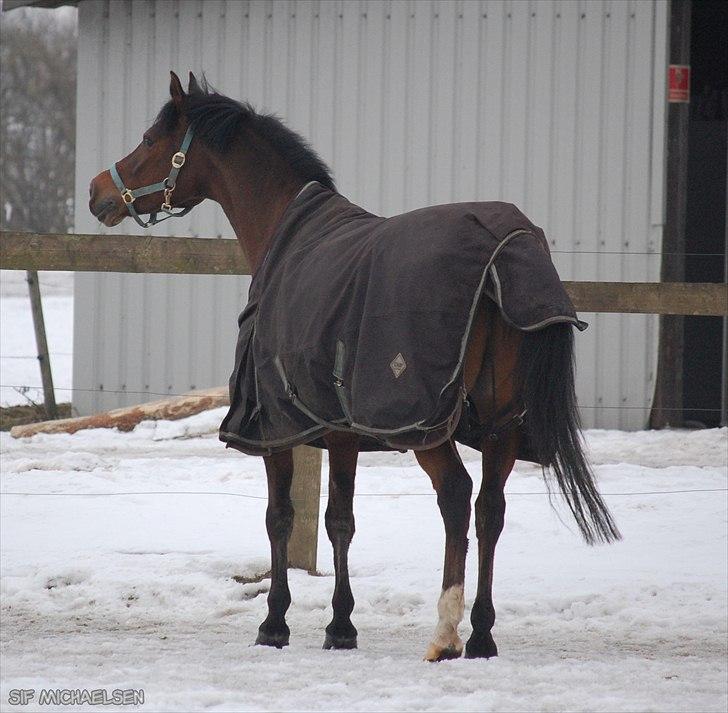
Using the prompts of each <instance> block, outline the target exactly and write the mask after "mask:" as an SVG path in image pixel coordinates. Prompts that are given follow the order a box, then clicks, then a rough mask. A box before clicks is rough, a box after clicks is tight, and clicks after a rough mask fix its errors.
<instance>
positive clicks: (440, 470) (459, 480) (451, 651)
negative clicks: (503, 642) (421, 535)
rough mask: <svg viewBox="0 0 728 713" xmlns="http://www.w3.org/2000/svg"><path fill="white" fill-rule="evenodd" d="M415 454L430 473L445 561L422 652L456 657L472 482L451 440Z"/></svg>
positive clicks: (431, 658) (436, 656)
mask: <svg viewBox="0 0 728 713" xmlns="http://www.w3.org/2000/svg"><path fill="white" fill-rule="evenodd" d="M415 456H416V457H417V461H418V462H419V464H420V466H421V467H422V468H423V470H424V471H425V472H426V473H427V475H429V476H430V480H431V481H432V485H433V487H434V489H435V492H436V493H437V504H438V506H439V508H440V513H441V514H442V519H443V522H444V525H445V564H444V567H443V577H442V591H441V593H440V599H439V601H438V604H437V613H438V617H439V621H438V623H437V628H436V629H435V635H434V637H433V639H432V641H431V642H430V645H429V646H428V648H427V652H426V653H425V660H426V661H442V660H444V659H452V658H458V657H459V656H460V655H461V654H462V651H463V642H462V641H461V639H460V637H459V636H458V625H459V624H460V622H461V620H462V618H463V611H464V608H465V597H464V583H465V556H466V553H467V549H468V526H469V524H470V496H471V495H472V492H473V482H472V480H471V479H470V475H468V472H467V470H465V466H464V465H463V463H462V461H461V460H460V456H459V455H458V452H457V450H456V449H455V444H454V443H453V442H452V441H447V442H445V443H443V444H442V445H440V446H438V447H437V448H433V449H430V450H426V451H415Z"/></svg>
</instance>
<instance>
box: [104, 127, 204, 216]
mask: <svg viewBox="0 0 728 713" xmlns="http://www.w3.org/2000/svg"><path fill="white" fill-rule="evenodd" d="M192 134H193V131H192V127H191V126H190V127H188V129H187V133H186V134H185V137H184V139H182V146H180V149H179V151H178V152H177V153H176V154H175V155H174V156H172V170H171V171H170V172H169V176H167V178H165V179H164V180H163V181H159V182H158V183H152V184H151V185H149V186H143V187H142V188H134V189H131V188H127V187H126V186H125V185H124V181H122V180H121V176H120V175H119V171H118V170H117V168H116V164H114V165H113V166H112V167H111V168H110V169H109V173H111V178H112V179H113V181H114V184H115V185H116V187H117V188H118V189H119V191H120V192H121V200H123V201H124V204H125V205H126V209H127V210H128V211H129V215H130V216H131V217H132V218H134V220H136V222H137V223H139V225H141V226H142V228H148V227H149V226H150V225H156V224H157V223H161V222H162V221H163V220H167V219H168V218H179V217H181V216H183V215H185V214H186V213H189V212H190V211H191V210H192V207H189V208H183V209H182V210H179V211H177V212H176V213H174V212H173V211H172V204H171V200H172V191H173V190H174V189H175V186H176V185H177V175H178V174H179V172H180V169H181V168H182V166H184V165H185V158H186V155H187V149H189V147H190V144H191V143H192ZM157 191H163V192H164V200H163V201H162V206H161V208H160V209H159V210H157V211H154V212H153V213H150V214H149V221H148V222H146V223H145V222H144V221H143V220H142V219H141V218H140V217H139V214H138V213H137V212H136V209H135V208H134V205H133V203H134V201H135V200H136V199H137V198H140V197H141V196H148V195H149V194H150V193H156V192H157ZM160 211H161V212H163V213H167V215H166V216H165V217H164V218H157V215H158V214H159V212H160Z"/></svg>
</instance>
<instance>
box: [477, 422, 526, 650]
mask: <svg viewBox="0 0 728 713" xmlns="http://www.w3.org/2000/svg"><path fill="white" fill-rule="evenodd" d="M518 440H519V433H518V431H516V430H513V431H511V432H510V433H508V434H506V435H504V436H503V437H502V438H501V439H499V440H496V441H491V440H486V441H485V442H484V444H483V449H482V450H483V482H482V484H481V487H480V493H479V494H478V499H477V500H476V501H475V531H476V533H477V536H478V565H479V567H478V592H477V594H476V596H475V601H474V602H473V609H472V611H471V613H470V621H471V623H472V625H473V633H472V634H471V636H470V639H468V643H467V645H466V647H465V657H466V658H490V657H492V656H497V655H498V647H497V646H496V645H495V641H494V640H493V635H492V633H491V630H492V628H493V624H494V623H495V607H494V606H493V560H494V558H495V546H496V544H497V543H498V538H499V537H500V534H501V531H502V530H503V523H504V521H505V512H506V499H505V495H504V494H503V489H504V488H505V484H506V481H507V480H508V476H509V475H510V474H511V470H512V469H513V464H514V463H515V461H516V454H517V453H518Z"/></svg>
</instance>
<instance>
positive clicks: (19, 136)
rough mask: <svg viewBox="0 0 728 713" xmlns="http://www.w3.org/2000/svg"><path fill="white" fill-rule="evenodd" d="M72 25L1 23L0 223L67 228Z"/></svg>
mask: <svg viewBox="0 0 728 713" xmlns="http://www.w3.org/2000/svg"><path fill="white" fill-rule="evenodd" d="M76 37H77V35H76V26H75V23H73V22H60V23H59V22H58V21H56V20H55V19H54V18H51V17H49V16H48V15H47V14H46V13H40V14H39V13H38V12H37V11H35V12H34V11H26V12H24V11H22V10H14V11H12V12H11V13H3V17H2V22H1V23H0V65H1V66H2V72H0V92H1V99H0V209H1V210H0V225H1V226H2V228H4V229H8V230H27V231H32V232H67V230H68V229H70V228H71V227H72V225H73V202H74V200H73V198H74V165H75V164H74V162H75V139H76Z"/></svg>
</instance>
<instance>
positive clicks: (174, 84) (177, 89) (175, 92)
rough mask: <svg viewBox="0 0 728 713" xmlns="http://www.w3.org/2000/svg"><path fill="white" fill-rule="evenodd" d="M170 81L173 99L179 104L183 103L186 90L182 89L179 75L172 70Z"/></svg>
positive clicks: (170, 91)
mask: <svg viewBox="0 0 728 713" xmlns="http://www.w3.org/2000/svg"><path fill="white" fill-rule="evenodd" d="M169 74H170V82H169V93H170V95H171V97H172V101H173V102H174V103H175V104H177V105H179V104H181V103H182V100H183V99H184V98H185V90H184V89H182V82H180V81H179V77H178V76H177V75H176V74H175V73H174V72H170V73H169Z"/></svg>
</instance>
